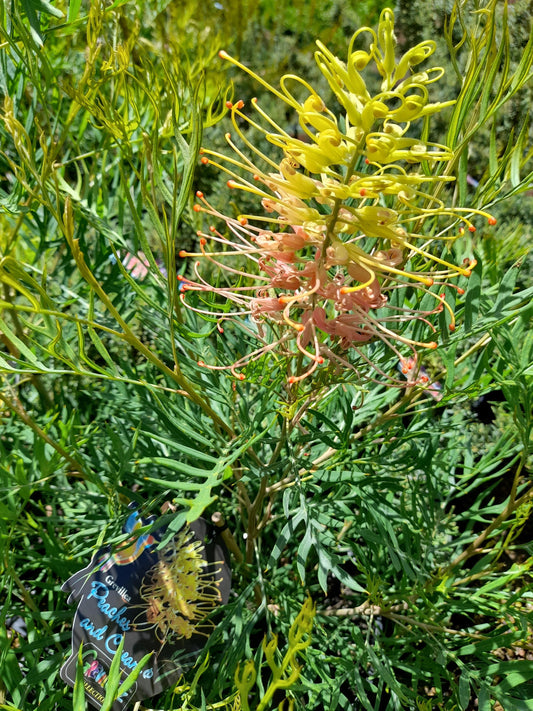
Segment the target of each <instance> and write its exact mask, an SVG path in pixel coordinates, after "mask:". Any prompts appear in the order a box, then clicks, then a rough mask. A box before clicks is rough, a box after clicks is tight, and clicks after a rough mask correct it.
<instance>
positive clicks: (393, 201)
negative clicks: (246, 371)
mask: <svg viewBox="0 0 533 711" xmlns="http://www.w3.org/2000/svg"><path fill="white" fill-rule="evenodd" d="M365 39H366V49H360V48H359V47H361V46H364V40H365ZM317 45H318V51H317V52H316V53H315V59H316V61H317V64H318V67H319V69H320V70H321V72H322V74H323V75H324V77H325V78H326V79H327V81H328V84H329V86H330V88H331V91H332V93H333V96H334V98H335V99H336V101H337V102H338V104H339V105H340V107H341V110H340V112H339V111H337V113H336V112H335V111H334V110H332V109H330V108H328V106H327V105H326V103H325V101H324V100H323V99H322V97H321V96H320V95H319V94H318V93H317V92H316V91H315V89H313V87H311V86H310V85H309V84H308V83H307V82H306V81H305V80H303V79H302V78H300V77H298V76H296V75H293V74H288V75H285V76H283V77H282V78H281V80H280V88H279V89H277V88H275V87H273V86H271V85H270V84H268V83H267V82H266V81H265V80H264V79H262V78H261V77H260V76H258V75H257V74H255V73H254V72H252V71H251V70H250V69H248V68H247V67H246V66H244V65H242V64H241V63H240V62H238V61H237V60H236V59H234V58H232V57H230V56H229V55H228V54H227V53H226V52H221V53H220V56H221V57H222V58H224V59H226V60H227V61H229V62H231V63H232V64H234V65H235V66H237V67H239V68H240V69H242V70H243V71H245V72H247V73H248V74H249V75H250V76H252V77H253V78H254V79H255V80H256V81H257V82H258V83H259V84H260V85H262V86H263V87H264V88H266V89H267V90H268V91H269V92H271V93H272V94H274V96H276V97H277V98H278V99H280V100H281V101H283V102H284V103H285V104H286V105H287V108H288V109H289V110H291V111H293V112H295V113H296V115H297V117H298V125H299V130H298V136H297V137H296V136H295V135H293V134H292V133H289V132H287V131H286V130H284V129H283V128H282V127H281V126H279V125H278V124H277V123H276V122H275V121H274V120H273V119H272V118H271V117H270V116H269V115H268V114H267V113H266V112H265V111H264V110H263V109H262V108H261V106H260V105H259V102H258V100H257V99H255V98H254V99H252V100H251V107H252V110H253V112H254V114H255V115H253V116H249V115H248V114H247V113H245V112H244V110H243V109H244V102H243V101H237V102H236V103H234V104H231V103H229V104H228V108H229V109H230V112H231V120H232V123H233V128H234V136H235V137H236V139H235V140H234V138H233V137H232V135H231V134H229V133H228V134H227V135H226V140H227V143H228V145H229V147H230V148H231V149H232V152H233V155H231V156H225V155H222V154H219V153H217V152H215V151H211V150H208V149H202V157H201V162H202V163H203V164H204V165H208V164H209V165H213V166H216V167H218V168H219V169H220V170H222V171H224V172H225V173H226V174H227V175H228V177H229V180H228V186H229V187H230V188H232V189H235V190H241V191H243V192H247V193H250V194H252V195H254V196H256V198H257V199H258V200H259V201H260V203H261V206H262V208H263V213H262V214H258V215H252V214H243V215H240V216H239V217H238V218H233V217H228V216H226V215H223V214H222V213H220V212H219V211H218V210H216V209H215V208H214V207H212V206H211V204H210V203H209V202H208V201H207V200H206V199H205V197H204V196H203V194H202V193H197V197H198V203H197V204H196V205H195V210H196V211H197V212H201V213H204V214H205V215H206V216H208V217H209V219H212V220H213V224H212V225H211V226H210V227H209V230H208V231H207V232H205V233H204V232H199V233H198V234H199V238H200V251H199V252H198V253H187V252H181V253H180V255H181V256H182V257H187V256H190V257H196V258H198V261H197V262H196V266H195V274H196V279H187V280H186V282H185V283H184V285H183V288H182V299H183V301H184V303H185V304H187V305H188V306H189V307H190V308H192V309H195V310H197V311H200V312H202V309H200V308H199V307H197V306H194V305H193V303H192V302H190V301H189V300H188V298H187V292H191V291H196V292H211V293H212V294H214V295H216V296H217V297H220V298H223V299H229V300H231V301H233V302H234V303H235V304H237V305H238V306H239V311H238V313H240V314H241V315H247V316H249V317H250V318H251V319H252V321H255V322H256V323H258V324H259V325H260V324H261V322H262V321H265V320H267V321H269V322H270V323H271V324H273V325H275V326H276V329H275V331H276V332H277V333H278V334H281V335H280V336H279V338H278V340H277V341H276V342H275V343H273V342H268V341H267V340H264V341H263V345H262V346H261V347H260V348H259V349H257V350H256V351H254V352H253V353H251V354H249V355H248V356H247V357H244V358H242V359H240V360H239V361H237V363H234V364H233V365H232V366H231V370H232V372H233V374H234V375H235V376H236V377H239V378H241V379H243V378H244V375H243V374H242V373H239V372H238V371H239V370H240V369H241V368H243V367H245V366H246V364H247V363H249V362H251V361H253V360H256V359H257V358H259V357H261V355H262V354H263V353H265V352H268V351H271V350H273V349H274V348H279V349H280V352H281V353H284V354H290V353H294V354H296V355H299V356H301V357H300V358H298V359H297V360H296V362H297V364H298V365H297V366H296V372H295V373H294V374H293V375H292V376H291V377H290V378H289V382H297V381H299V380H302V379H303V378H305V377H308V376H309V375H310V374H311V373H312V372H314V371H315V370H316V368H317V367H318V366H319V365H321V364H322V363H323V362H324V360H326V359H327V360H330V361H331V360H333V361H337V364H341V365H343V366H349V367H353V366H352V365H351V363H350V360H349V359H347V358H346V355H347V354H346V353H345V352H346V351H349V350H353V351H355V352H356V353H357V354H358V355H359V357H360V359H362V361H363V362H364V363H366V364H368V365H370V366H372V367H373V368H374V369H375V370H376V371H377V372H378V373H379V375H380V376H381V377H383V376H384V377H386V378H387V379H388V381H389V382H392V383H395V384H397V385H405V382H404V381H401V380H398V379H397V378H396V377H395V376H394V375H391V374H390V373H388V374H387V373H385V372H383V371H382V370H380V368H379V367H378V366H377V365H376V364H375V363H373V362H372V358H371V357H370V355H369V354H368V353H365V349H364V345H365V344H368V343H370V342H373V341H381V342H383V343H384V344H385V345H386V346H388V347H389V348H390V349H392V351H393V352H394V353H395V355H396V357H397V358H398V359H399V360H400V362H401V363H404V362H407V360H408V359H411V358H414V359H415V360H416V357H417V349H419V348H429V349H434V348H436V347H437V342H436V340H435V339H436V336H435V335H433V334H435V333H436V327H435V326H434V324H433V320H434V319H433V317H434V316H435V315H436V314H439V313H440V312H445V313H446V318H447V321H448V325H449V328H450V330H454V329H455V317H454V312H453V308H452V306H451V305H450V302H451V301H453V299H452V298H447V295H448V294H449V293H450V290H455V291H456V293H458V294H462V293H464V290H463V288H462V287H460V286H459V285H457V284H455V283H454V280H456V279H458V278H460V277H468V276H469V275H470V273H471V270H472V269H473V268H474V266H475V260H474V259H472V258H470V257H469V256H467V257H466V258H465V260H464V262H463V263H462V264H461V265H457V264H453V263H452V262H449V261H447V260H446V259H444V258H443V257H442V256H439V255H440V252H441V251H442V245H443V244H446V243H448V242H451V241H453V240H454V239H455V238H457V237H458V236H459V235H460V234H462V233H463V232H464V229H463V227H462V226H461V223H464V224H466V226H467V227H468V229H469V230H470V231H472V232H473V231H475V227H474V225H473V224H472V222H471V219H472V217H473V215H480V216H482V217H485V218H486V219H487V220H488V222H489V224H495V220H494V218H493V217H491V216H490V215H489V214H488V213H485V212H483V211H481V210H468V209H466V208H448V207H447V206H446V205H445V203H444V202H443V201H442V200H441V199H440V198H439V197H438V195H439V194H440V193H441V192H442V188H443V187H445V185H446V184H447V183H448V182H450V181H452V180H453V179H454V178H453V177H451V176H450V175H447V174H446V171H445V170H441V169H440V168H439V166H443V165H445V164H446V163H447V162H449V161H450V160H451V159H452V158H453V153H452V152H451V151H450V150H449V149H448V147H447V146H445V145H441V144H438V143H433V142H429V141H426V140H424V139H416V138H413V137H412V133H413V132H412V131H410V130H409V129H410V127H411V125H412V123H413V122H414V121H416V120H419V119H421V118H422V119H423V118H425V117H427V116H429V115H431V114H434V113H436V112H438V111H441V110H442V109H444V108H446V107H447V106H450V105H451V104H453V103H454V102H453V101H448V102H444V103H429V90H428V87H429V85H430V84H432V83H433V82H435V81H437V80H438V79H439V78H440V77H441V76H442V75H443V73H444V72H443V70H442V69H441V68H440V67H434V68H430V69H427V70H421V69H420V68H419V65H420V64H421V63H422V62H424V61H425V60H426V59H427V58H428V57H429V56H430V55H431V54H432V53H433V51H434V49H435V46H434V43H433V42H430V41H426V42H421V43H420V44H418V45H417V46H416V47H413V48H411V49H409V50H408V51H407V52H406V53H405V54H404V55H403V56H402V57H400V59H399V60H397V59H396V39H395V36H394V15H393V13H392V11H391V10H389V9H386V10H384V11H383V12H382V14H381V17H380V22H379V26H378V29H377V32H375V31H374V30H372V29H370V28H366V27H365V28H362V29H360V30H358V31H357V32H356V33H355V35H354V36H353V38H352V40H351V42H350V45H349V49H348V57H347V61H346V62H343V61H341V60H340V59H338V58H337V57H336V56H334V55H333V54H332V53H331V52H330V51H329V50H328V49H327V48H326V47H325V46H324V45H323V44H322V43H321V42H317ZM371 62H373V63H374V64H375V66H376V68H377V71H378V73H379V75H380V76H381V78H382V81H381V87H380V91H379V93H378V94H376V95H374V96H372V95H371V93H370V91H369V89H368V87H367V85H366V83H365V80H364V78H363V73H362V72H363V71H364V70H365V68H366V67H367V66H368V65H369V64H370V63H371ZM246 125H248V130H245V128H244V126H246ZM252 131H256V132H258V134H259V136H260V137H262V139H263V140H266V141H267V142H268V143H270V144H272V145H273V146H275V147H277V148H278V149H280V150H281V151H282V157H281V159H280V160H279V161H278V162H275V161H274V160H273V158H272V157H271V156H270V155H269V154H266V153H264V152H263V151H261V150H260V148H259V147H258V143H259V141H256V140H253V139H252V138H251V135H252ZM439 220H440V221H442V220H446V223H445V224H444V226H441V227H440V232H438V233H437V234H436V235H433V234H432V233H433V232H434V231H435V230H436V229H437V228H436V225H437V223H438V221H439ZM216 221H222V222H224V223H225V224H226V228H227V230H226V232H225V234H222V233H221V232H220V231H219V230H218V229H217V227H216V225H215V224H214V223H215V222H216ZM426 225H427V226H428V227H427V230H426ZM211 245H212V246H211ZM232 259H234V261H233V262H231V261H230V260H232ZM202 261H204V262H206V261H207V262H209V263H211V265H213V266H216V267H217V268H218V269H220V270H221V271H222V272H223V273H225V274H226V276H227V282H226V283H227V284H228V286H218V287H214V286H212V285H211V284H210V283H209V282H208V281H207V280H206V279H204V278H203V277H202V276H201V270H200V266H199V265H200V263H201V262H202ZM245 263H248V264H249V265H250V266H249V267H246V268H244V267H243V266H242V265H243V264H245ZM417 297H418V298H417ZM418 303H420V304H423V305H424V306H425V308H422V307H421V306H420V307H417V304H418ZM203 312H204V313H208V314H209V315H210V316H211V317H219V318H220V319H221V320H224V319H227V318H228V314H227V311H226V310H225V309H222V310H221V312H220V313H219V314H217V312H214V311H209V310H206V311H203ZM410 322H411V323H412V322H420V323H421V324H423V325H424V327H425V329H426V331H427V332H428V334H429V335H428V337H426V338H424V339H416V338H414V337H412V335H411V336H409V335H408V332H410V330H409V328H408V325H409V323H410ZM219 330H221V329H219ZM422 331H423V329H421V330H420V332H422ZM262 333H263V331H262V329H261V328H259V329H258V338H259V339H261V338H262ZM305 363H307V366H306V365H305ZM201 364H202V365H204V366H205V367H209V368H214V369H222V368H223V367H224V366H219V365H208V364H205V363H203V362H202V363H201Z"/></svg>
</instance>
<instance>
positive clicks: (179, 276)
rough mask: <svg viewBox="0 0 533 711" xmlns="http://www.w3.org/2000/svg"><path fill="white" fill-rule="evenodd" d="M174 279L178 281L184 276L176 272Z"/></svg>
mask: <svg viewBox="0 0 533 711" xmlns="http://www.w3.org/2000/svg"><path fill="white" fill-rule="evenodd" d="M176 279H177V280H178V281H183V280H184V279H185V277H184V276H183V275H182V274H176Z"/></svg>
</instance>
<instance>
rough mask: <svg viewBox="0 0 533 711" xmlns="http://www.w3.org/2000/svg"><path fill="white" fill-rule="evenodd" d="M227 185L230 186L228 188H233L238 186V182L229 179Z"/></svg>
mask: <svg viewBox="0 0 533 711" xmlns="http://www.w3.org/2000/svg"><path fill="white" fill-rule="evenodd" d="M226 185H227V186H228V188H231V189H233V188H236V187H237V183H236V182H235V181H234V180H228V182H227V183H226Z"/></svg>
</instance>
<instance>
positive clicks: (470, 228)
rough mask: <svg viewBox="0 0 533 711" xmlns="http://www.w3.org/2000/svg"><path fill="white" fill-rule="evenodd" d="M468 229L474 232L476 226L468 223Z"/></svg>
mask: <svg viewBox="0 0 533 711" xmlns="http://www.w3.org/2000/svg"><path fill="white" fill-rule="evenodd" d="M468 231H469V232H475V231H476V228H475V227H474V225H469V226H468Z"/></svg>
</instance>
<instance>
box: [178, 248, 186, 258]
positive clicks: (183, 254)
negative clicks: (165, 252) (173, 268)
mask: <svg viewBox="0 0 533 711" xmlns="http://www.w3.org/2000/svg"><path fill="white" fill-rule="evenodd" d="M186 256H187V252H186V251H185V250H184V249H180V251H179V252H178V257H181V259H185V257H186Z"/></svg>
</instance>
